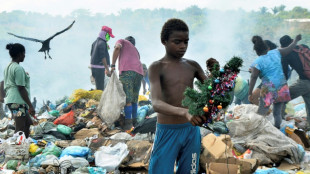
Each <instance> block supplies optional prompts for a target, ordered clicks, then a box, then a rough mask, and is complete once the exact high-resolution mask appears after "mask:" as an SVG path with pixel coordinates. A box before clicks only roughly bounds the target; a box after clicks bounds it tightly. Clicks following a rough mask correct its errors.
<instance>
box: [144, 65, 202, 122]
mask: <svg viewBox="0 0 310 174" xmlns="http://www.w3.org/2000/svg"><path fill="white" fill-rule="evenodd" d="M160 68H161V67H160V63H159V62H154V63H153V64H152V65H151V66H150V68H149V79H150V83H151V86H152V88H151V98H152V104H153V108H154V111H155V112H158V113H161V114H164V115H167V116H176V117H186V118H187V119H188V120H189V121H190V122H191V123H192V124H193V125H201V124H202V119H201V118H200V117H197V118H196V116H195V117H193V116H192V115H190V114H189V113H188V109H185V108H181V107H176V106H173V105H170V104H168V103H166V102H164V101H163V100H162V89H161V84H160V72H161V71H160Z"/></svg>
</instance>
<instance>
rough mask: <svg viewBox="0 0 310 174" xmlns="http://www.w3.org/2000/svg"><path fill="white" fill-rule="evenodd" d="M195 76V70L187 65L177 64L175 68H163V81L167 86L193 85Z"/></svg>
mask: <svg viewBox="0 0 310 174" xmlns="http://www.w3.org/2000/svg"><path fill="white" fill-rule="evenodd" d="M194 78H195V71H194V69H193V68H191V67H186V66H175V67H173V68H165V69H163V71H162V76H161V82H162V84H163V85H165V86H167V85H169V86H175V85H185V86H192V84H193V80H194Z"/></svg>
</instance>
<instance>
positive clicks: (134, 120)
mask: <svg viewBox="0 0 310 174" xmlns="http://www.w3.org/2000/svg"><path fill="white" fill-rule="evenodd" d="M137 124H138V122H137V118H133V119H132V125H133V127H136V126H137Z"/></svg>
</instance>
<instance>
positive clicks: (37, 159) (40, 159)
mask: <svg viewBox="0 0 310 174" xmlns="http://www.w3.org/2000/svg"><path fill="white" fill-rule="evenodd" d="M45 158H46V155H37V156H35V157H34V158H32V159H31V160H30V161H29V162H28V163H27V166H29V165H30V166H31V167H40V166H41V163H42V162H43V161H45Z"/></svg>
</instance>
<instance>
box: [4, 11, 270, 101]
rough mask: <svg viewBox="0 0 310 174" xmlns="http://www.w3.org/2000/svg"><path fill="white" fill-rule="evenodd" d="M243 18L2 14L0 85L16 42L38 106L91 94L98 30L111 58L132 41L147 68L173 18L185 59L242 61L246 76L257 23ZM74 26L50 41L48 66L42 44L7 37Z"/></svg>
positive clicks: (228, 14) (220, 14) (40, 35)
mask: <svg viewBox="0 0 310 174" xmlns="http://www.w3.org/2000/svg"><path fill="white" fill-rule="evenodd" d="M197 13H198V14H197ZM246 13H248V12H245V11H243V10H230V11H218V10H208V9H199V8H198V7H195V6H194V7H191V8H188V9H186V10H184V11H176V10H169V9H156V10H152V11H151V10H145V9H139V10H135V11H132V10H130V9H127V10H122V11H120V13H119V14H118V15H113V14H111V15H104V14H101V13H97V14H91V13H90V11H89V10H83V9H79V10H76V11H74V12H72V13H71V14H70V15H68V16H65V17H62V16H49V15H47V14H40V13H26V12H22V11H15V12H14V11H13V12H10V13H5V12H3V13H1V14H0V19H2V20H3V21H4V22H3V21H1V20H0V24H2V26H3V27H2V28H0V36H1V38H0V40H1V42H0V72H1V73H0V79H3V73H2V72H3V70H4V68H5V67H6V66H7V65H8V64H9V62H10V61H11V60H10V57H9V54H8V51H7V50H5V45H6V44H7V43H16V42H18V43H21V44H23V45H24V46H25V47H26V59H25V61H24V62H23V63H21V65H22V66H23V67H24V69H25V70H26V71H27V72H28V73H29V74H30V76H31V96H32V97H37V99H38V104H41V102H42V101H43V100H51V101H55V100H57V99H60V98H62V97H63V96H70V95H71V93H72V92H73V90H75V89H86V90H90V89H94V88H95V86H93V85H91V83H90V75H91V71H90V69H89V68H88V66H89V64H90V50H91V44H92V43H93V41H94V40H96V38H97V37H98V34H99V31H100V29H101V26H103V25H107V26H109V27H111V28H112V31H113V34H114V35H115V38H111V40H110V41H109V42H108V44H109V45H110V48H111V49H110V50H109V53H110V57H111V58H112V54H113V47H114V44H115V42H116V41H117V40H118V39H123V38H125V37H127V36H133V37H135V39H136V47H137V49H138V51H139V53H140V56H141V62H142V63H145V64H146V65H147V66H149V65H150V64H151V63H152V62H154V61H156V60H159V59H160V58H162V57H163V56H164V55H165V49H164V46H163V45H162V44H161V42H160V32H161V27H162V25H163V24H164V22H165V21H167V20H168V19H169V18H173V17H175V18H181V19H183V20H184V21H185V22H186V23H187V24H188V26H189V29H190V41H189V47H188V50H187V53H186V54H185V56H184V57H185V58H189V59H193V60H196V61H197V62H198V63H199V64H200V65H201V67H202V68H203V69H206V68H205V66H206V65H205V61H206V60H207V59H208V58H210V57H213V58H216V59H218V60H219V62H220V64H221V65H222V66H223V65H224V64H225V63H226V62H227V61H228V60H229V59H230V58H231V57H233V56H240V57H241V58H243V59H244V61H245V63H244V67H243V68H242V69H243V70H247V69H248V67H249V65H250V63H251V62H252V61H253V60H254V59H255V58H256V55H255V53H254V52H253V49H252V46H253V45H252V43H251V42H250V41H251V37H252V36H253V35H254V34H259V33H253V30H252V29H249V27H250V26H252V27H253V26H254V27H255V26H256V25H257V24H256V21H255V19H253V20H251V19H250V20H249V19H248V18H247V19H245V16H248V14H246ZM187 14H193V16H187ZM195 15H196V16H197V18H196V17H195ZM9 18H14V19H15V20H12V19H11V20H10V19H9ZM4 19H7V20H4ZM73 20H76V22H75V24H74V25H73V27H72V28H71V29H70V30H68V31H66V32H64V33H62V34H60V35H58V36H56V37H55V38H54V39H53V40H51V42H50V47H51V50H50V55H51V57H52V58H53V59H52V60H51V59H49V58H47V59H46V60H44V53H42V52H38V50H39V49H40V48H41V44H40V43H36V42H31V41H27V40H22V39H19V38H16V37H13V36H11V35H7V34H6V32H12V33H14V34H17V35H21V36H25V37H33V38H37V39H41V40H44V39H47V38H48V37H50V36H51V35H53V34H55V33H56V32H58V31H61V30H63V29H64V28H66V27H67V26H68V25H70V24H71V22H72V21H73ZM244 21H247V23H244ZM266 39H267V38H266ZM241 75H242V76H243V77H244V78H245V79H248V77H249V73H246V72H242V73H241Z"/></svg>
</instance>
